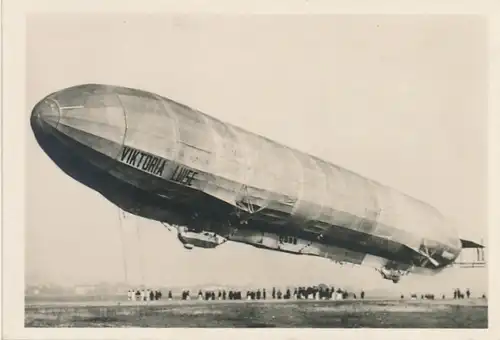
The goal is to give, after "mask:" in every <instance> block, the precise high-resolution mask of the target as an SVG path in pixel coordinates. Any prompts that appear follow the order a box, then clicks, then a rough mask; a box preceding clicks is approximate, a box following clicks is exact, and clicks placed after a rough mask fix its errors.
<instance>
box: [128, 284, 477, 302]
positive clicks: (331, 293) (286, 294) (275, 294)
mask: <svg viewBox="0 0 500 340" xmlns="http://www.w3.org/2000/svg"><path fill="white" fill-rule="evenodd" d="M465 297H467V298H470V297H471V291H470V289H466V290H465V294H464V293H462V291H461V290H460V289H459V288H457V289H455V290H454V291H453V299H464V298H465ZM177 298H180V299H181V300H192V299H197V300H207V301H209V300H344V299H347V298H352V299H357V298H358V295H357V294H355V293H349V292H347V291H346V290H342V289H340V288H337V289H335V288H334V287H327V286H323V287H322V286H313V287H296V288H292V289H290V288H287V289H285V290H283V291H282V290H281V289H277V288H275V287H273V288H272V290H270V291H267V290H266V289H265V288H262V289H256V290H247V291H246V292H242V291H241V290H237V289H236V290H225V289H218V290H205V291H203V290H201V289H200V290H199V291H198V293H197V294H195V295H194V296H193V295H192V294H191V292H190V291H189V290H183V291H182V292H181V294H180V296H179V297H177ZM359 298H360V299H364V298H365V292H364V291H361V292H360V293H359ZM404 298H405V295H404V294H401V299H404ZM418 298H419V296H418V295H417V294H415V293H412V294H410V299H412V300H416V299H418ZM435 298H436V297H435V296H434V294H429V293H426V294H421V295H420V299H422V300H424V299H426V300H434V299H435ZM482 298H483V299H485V298H486V296H485V295H484V294H483V295H482ZM161 299H162V292H161V291H160V290H159V289H156V290H152V289H130V290H129V291H128V300H129V301H155V300H161ZM167 299H168V300H173V299H174V297H173V294H172V291H171V290H169V291H168V294H167ZM442 299H446V295H445V294H443V295H442Z"/></svg>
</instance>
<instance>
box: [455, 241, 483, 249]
mask: <svg viewBox="0 0 500 340" xmlns="http://www.w3.org/2000/svg"><path fill="white" fill-rule="evenodd" d="M460 242H462V248H464V249H467V248H484V246H483V245H481V244H479V243H476V242H473V241H469V240H464V239H460Z"/></svg>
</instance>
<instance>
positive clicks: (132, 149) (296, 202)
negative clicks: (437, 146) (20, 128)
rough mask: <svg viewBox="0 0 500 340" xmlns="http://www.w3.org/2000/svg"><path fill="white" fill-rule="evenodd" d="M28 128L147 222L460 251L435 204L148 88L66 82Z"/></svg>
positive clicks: (371, 250)
mask: <svg viewBox="0 0 500 340" xmlns="http://www.w3.org/2000/svg"><path fill="white" fill-rule="evenodd" d="M50 105H52V106H53V107H52V108H51V109H50V110H49V108H48V106H50ZM54 108H56V109H57V114H53V113H52V114H51V113H50V112H54ZM51 110H52V111H51ZM32 127H33V130H34V131H35V136H36V137H37V140H38V142H39V143H40V145H41V146H42V148H43V149H44V150H45V151H46V152H47V154H49V156H50V157H51V158H52V159H53V160H54V161H55V162H56V163H57V164H58V165H59V167H61V168H62V169H63V170H64V171H65V172H66V173H68V174H69V175H70V176H72V177H73V178H75V179H77V180H79V181H80V182H82V183H83V184H85V185H87V186H89V187H92V188H94V189H95V190H97V191H99V192H100V193H102V194H103V195H104V196H105V197H107V198H108V199H109V200H110V201H112V202H113V203H115V204H116V205H118V206H119V207H121V208H122V209H124V210H126V211H129V212H131V213H134V214H137V215H141V216H144V217H147V218H151V219H154V220H159V221H163V222H167V223H173V224H181V225H189V224H191V223H194V224H196V223H201V222H194V221H206V222H205V223H208V224H210V227H211V228H212V229H217V228H219V229H223V228H226V229H227V230H229V229H231V230H234V229H235V228H236V227H235V226H238V228H237V229H238V230H241V229H248V230H256V231H258V232H259V233H273V234H274V235H297V236H300V238H301V239H303V240H305V241H306V242H309V243H311V242H314V246H310V245H309V246H308V247H309V249H314V250H313V251H312V250H310V255H318V256H324V255H325V250H324V249H323V248H324V247H328V245H331V246H332V247H338V248H339V249H344V251H349V252H352V253H351V254H349V255H345V257H348V258H350V260H351V261H350V262H354V263H358V262H362V261H363V259H364V257H365V254H366V253H368V254H372V255H375V256H380V257H382V258H386V259H389V260H394V261H402V262H405V263H414V262H415V261H416V260H418V261H421V260H423V258H422V257H421V254H418V253H415V251H414V250H415V249H420V248H422V247H424V248H425V249H426V250H432V252H433V256H434V257H435V258H438V259H440V260H443V261H442V263H445V262H449V259H447V260H446V261H444V258H440V254H441V253H444V252H446V253H447V254H450V253H451V254H454V255H455V254H456V255H458V252H459V250H460V247H459V246H457V239H456V238H454V237H453V235H451V234H450V227H449V226H448V225H447V222H446V221H445V220H444V219H443V217H442V216H441V215H440V214H439V213H438V212H437V211H436V210H435V209H433V208H432V207H430V206H428V205H426V204H424V203H422V202H420V201H417V200H414V199H412V198H410V197H408V196H406V195H403V194H400V193H398V192H396V191H394V190H392V189H390V188H387V187H385V186H382V185H380V184H378V183H376V182H373V181H370V180H368V179H365V178H363V177H361V176H359V175H357V174H354V173H352V172H349V171H347V170H345V169H342V168H339V167H337V166H335V165H333V164H331V163H327V162H325V161H323V160H321V159H318V158H316V157H313V156H310V155H307V154H305V153H302V152H299V151H297V150H293V149H290V148H287V147H285V146H282V145H280V144H277V143H275V142H272V141H270V140H268V139H266V138H263V137H261V136H257V135H255V134H251V133H249V132H246V131H244V130H242V129H240V128H237V127H235V126H231V125H229V124H225V123H222V122H220V121H218V120H216V119H214V118H212V117H210V116H207V115H205V114H203V113H201V112H199V111H196V110H193V109H190V108H188V107H186V106H183V105H180V104H178V103H176V102H173V101H171V100H169V99H167V98H163V97H159V96H157V95H154V94H151V93H147V92H143V91H138V90H131V89H126V88H120V87H112V86H102V85H84V86H79V87H74V88H70V89H67V90H64V91H60V92H57V93H55V94H52V95H50V96H49V97H47V98H46V99H45V101H43V102H42V103H41V104H39V105H38V106H37V107H36V108H35V109H34V112H33V116H32ZM242 222H244V227H243V228H242V226H241V224H242ZM257 235H260V234H257ZM233 237H234V238H235V239H236V238H237V237H238V236H237V234H234V235H233ZM256 237H260V236H256ZM263 242H264V241H263ZM269 242H271V241H269ZM271 243H272V242H271ZM322 247H323V248H322ZM332 249H333V248H332ZM284 251H286V249H284ZM304 251H305V250H304ZM330 252H334V251H332V250H331V249H330ZM326 253H328V251H326ZM418 261H417V262H418ZM434 266H435V265H434Z"/></svg>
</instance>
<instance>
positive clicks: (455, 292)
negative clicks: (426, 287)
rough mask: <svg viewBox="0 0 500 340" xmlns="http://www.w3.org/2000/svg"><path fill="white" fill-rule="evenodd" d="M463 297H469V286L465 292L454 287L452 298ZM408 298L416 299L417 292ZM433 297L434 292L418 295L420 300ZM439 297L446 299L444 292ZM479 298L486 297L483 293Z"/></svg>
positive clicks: (402, 296) (432, 298) (402, 297)
mask: <svg viewBox="0 0 500 340" xmlns="http://www.w3.org/2000/svg"><path fill="white" fill-rule="evenodd" d="M465 297H467V299H469V298H470V297H471V291H470V289H469V288H467V289H466V290H465V294H464V293H462V291H461V290H460V288H456V289H454V290H453V299H454V300H456V299H465ZM404 298H405V296H404V295H403V294H401V299H404ZM410 298H411V299H412V300H416V299H418V295H417V294H411V295H410ZM435 298H436V297H435V296H434V294H421V295H420V299H422V300H424V299H426V300H434V299H435ZM441 298H442V299H443V300H444V299H446V294H443V295H442V296H441ZM481 298H483V299H486V295H485V294H483V295H482V296H481Z"/></svg>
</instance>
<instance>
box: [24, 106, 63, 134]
mask: <svg viewBox="0 0 500 340" xmlns="http://www.w3.org/2000/svg"><path fill="white" fill-rule="evenodd" d="M60 119H61V110H60V109H59V106H58V105H57V103H56V102H55V101H54V100H53V99H47V98H46V99H43V100H41V101H40V102H39V103H38V104H36V105H35V107H34V108H33V111H32V112H31V121H32V124H36V127H38V128H41V129H42V130H43V131H45V132H49V130H50V129H51V128H55V129H57V125H58V124H59V120H60Z"/></svg>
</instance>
